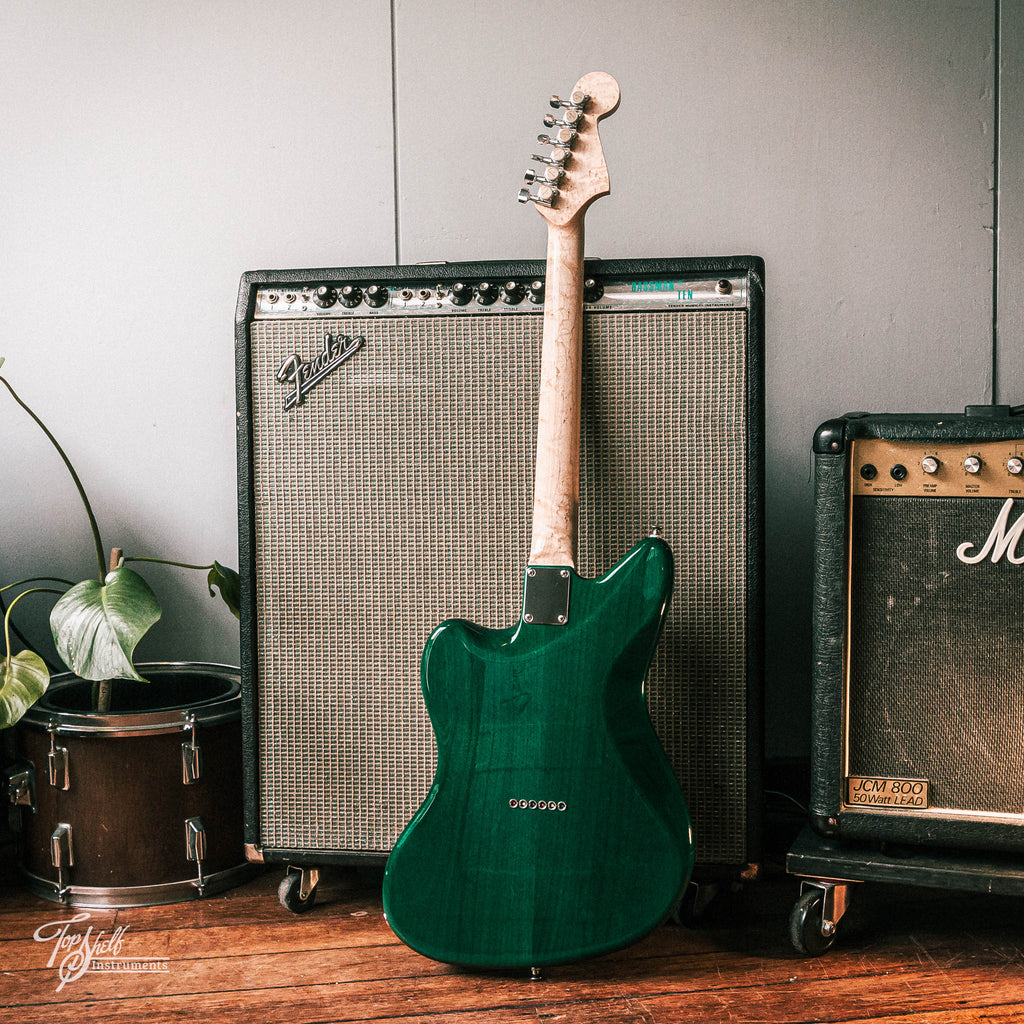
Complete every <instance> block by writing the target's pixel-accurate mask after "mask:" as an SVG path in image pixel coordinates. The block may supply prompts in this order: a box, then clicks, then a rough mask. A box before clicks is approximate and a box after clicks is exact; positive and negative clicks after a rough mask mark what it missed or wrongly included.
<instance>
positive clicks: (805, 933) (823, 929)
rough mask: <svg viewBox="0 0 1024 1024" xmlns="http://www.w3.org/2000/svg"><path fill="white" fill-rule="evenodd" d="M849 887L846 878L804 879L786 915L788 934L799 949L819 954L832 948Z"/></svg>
mask: <svg viewBox="0 0 1024 1024" xmlns="http://www.w3.org/2000/svg"><path fill="white" fill-rule="evenodd" d="M850 888H851V887H850V885H849V884H848V883H845V882H830V881H829V882H827V881H813V882H804V883H803V885H802V886H801V889H802V891H801V893H800V898H799V899H798V900H797V901H796V905H795V906H794V907H793V911H792V913H791V914H790V915H789V938H790V941H791V942H792V943H793V948H794V949H795V950H796V951H797V952H798V953H803V954H804V955H805V956H821V955H822V953H827V952H828V951H829V950H830V949H831V948H832V943H833V942H835V941H836V928H837V927H838V925H839V919H840V918H841V917H842V916H843V914H845V913H846V909H847V907H848V906H849V904H850Z"/></svg>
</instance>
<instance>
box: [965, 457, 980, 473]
mask: <svg viewBox="0 0 1024 1024" xmlns="http://www.w3.org/2000/svg"><path fill="white" fill-rule="evenodd" d="M964 472H965V473H970V474H971V475H972V476H974V475H976V474H977V473H980V472H981V459H979V458H978V456H977V455H968V456H967V458H966V459H964Z"/></svg>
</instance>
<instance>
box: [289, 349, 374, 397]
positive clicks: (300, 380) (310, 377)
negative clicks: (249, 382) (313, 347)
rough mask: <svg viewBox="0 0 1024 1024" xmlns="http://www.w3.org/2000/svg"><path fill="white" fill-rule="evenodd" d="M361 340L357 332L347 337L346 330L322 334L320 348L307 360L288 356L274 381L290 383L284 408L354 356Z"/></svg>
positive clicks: (306, 393)
mask: <svg viewBox="0 0 1024 1024" xmlns="http://www.w3.org/2000/svg"><path fill="white" fill-rule="evenodd" d="M365 341H366V339H365V338H364V337H363V336H362V335H361V334H360V335H357V336H356V337H355V338H350V337H349V336H348V335H347V334H345V335H342V336H340V337H335V336H334V335H333V334H325V335H324V347H323V349H322V351H321V352H320V353H319V354H318V355H317V356H315V357H314V358H313V359H311V360H310V361H309V362H308V363H304V362H303V361H302V360H301V359H299V357H298V356H297V355H290V356H288V358H287V359H285V361H284V362H283V363H282V364H281V368H280V369H279V370H278V371H277V380H278V383H280V384H289V385H291V389H290V390H289V392H288V394H287V396H286V397H285V400H284V407H285V409H286V410H288V409H294V408H295V406H297V405H302V403H303V402H304V401H305V400H306V395H308V394H309V393H310V391H312V390H313V388H315V387H316V386H317V384H319V383H320V381H322V380H323V379H324V377H326V376H327V375H328V374H330V373H333V372H334V371H335V370H336V369H337V368H338V367H339V366H341V364H342V363H343V362H345V360H346V359H350V358H351V357H352V356H354V355H355V354H356V352H358V351H359V349H361V348H362V347H363V343H364V342H365Z"/></svg>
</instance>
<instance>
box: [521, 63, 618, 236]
mask: <svg viewBox="0 0 1024 1024" xmlns="http://www.w3.org/2000/svg"><path fill="white" fill-rule="evenodd" d="M618 105H619V83H618V82H616V81H615V79H614V78H612V76H611V75H609V74H606V73H605V72H603V71H591V72H590V74H587V75H584V76H583V77H582V78H581V79H580V80H579V81H578V82H577V83H576V85H575V86H574V87H573V90H572V93H571V94H570V96H569V98H568V99H561V98H559V97H558V96H552V97H551V106H552V107H554V108H555V109H556V110H557V111H559V113H558V114H556V115H551V114H549V115H548V116H547V117H546V118H544V124H545V125H547V127H548V128H550V129H551V134H550V135H538V136H537V141H538V142H541V143H543V144H544V145H546V146H550V147H551V149H550V151H549V152H548V153H545V154H534V155H533V159H534V160H536V161H537V163H538V164H540V166H541V169H540V170H537V171H534V170H530V171H527V172H526V187H525V188H522V189H520V191H519V202H521V203H535V204H536V206H537V209H538V210H539V211H540V213H541V216H543V217H544V219H545V220H546V221H547V222H548V223H549V224H554V225H563V224H567V223H569V221H571V220H572V219H573V217H575V216H576V215H577V214H578V213H579V212H580V211H581V210H584V209H586V207H587V206H588V205H589V204H590V203H592V202H593V201H594V200H595V199H597V198H598V197H599V196H606V195H608V193H609V192H610V191H611V186H610V184H609V181H608V167H607V166H606V164H605V161H604V150H603V149H602V148H601V139H600V136H599V135H598V133H597V122H598V121H599V120H600V119H601V118H602V117H606V116H607V115H608V114H610V113H612V112H613V111H614V110H615V108H616V107H617V106H618ZM530 186H536V188H535V190H534V191H531V188H530Z"/></svg>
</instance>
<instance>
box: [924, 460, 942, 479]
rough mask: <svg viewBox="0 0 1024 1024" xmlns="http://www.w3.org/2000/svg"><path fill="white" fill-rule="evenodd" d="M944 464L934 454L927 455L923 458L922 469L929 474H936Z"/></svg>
mask: <svg viewBox="0 0 1024 1024" xmlns="http://www.w3.org/2000/svg"><path fill="white" fill-rule="evenodd" d="M941 465H942V463H941V462H939V460H938V459H937V458H935V456H934V455H926V456H925V457H924V458H923V459H922V460H921V469H922V470H923V471H924V472H925V473H927V474H928V475H929V476H934V475H935V474H936V473H938V471H939V467H940V466H941Z"/></svg>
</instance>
